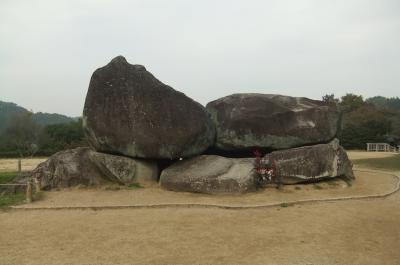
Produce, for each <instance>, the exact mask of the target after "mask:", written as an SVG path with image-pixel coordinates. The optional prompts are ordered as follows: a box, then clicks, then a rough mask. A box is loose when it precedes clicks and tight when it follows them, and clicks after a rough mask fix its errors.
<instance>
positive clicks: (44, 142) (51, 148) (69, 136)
mask: <svg viewBox="0 0 400 265" xmlns="http://www.w3.org/2000/svg"><path fill="white" fill-rule="evenodd" d="M79 146H86V142H85V140H84V135H83V130H82V122H81V120H80V119H79V120H78V121H74V122H69V123H64V124H53V125H48V126H46V127H45V128H44V130H43V131H42V134H41V135H40V150H41V151H42V152H43V153H55V152H58V151H61V150H65V149H70V148H76V147H79Z"/></svg>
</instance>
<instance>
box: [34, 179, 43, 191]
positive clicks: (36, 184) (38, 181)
mask: <svg viewBox="0 0 400 265" xmlns="http://www.w3.org/2000/svg"><path fill="white" fill-rule="evenodd" d="M41 190H42V187H41V186H40V180H39V179H37V178H35V191H36V192H39V191H41Z"/></svg>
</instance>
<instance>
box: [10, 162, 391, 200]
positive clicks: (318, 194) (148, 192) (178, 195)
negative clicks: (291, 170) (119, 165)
mask: <svg viewBox="0 0 400 265" xmlns="http://www.w3.org/2000/svg"><path fill="white" fill-rule="evenodd" d="M354 172H355V174H356V181H354V182H353V183H352V184H351V186H349V185H348V184H347V183H346V182H345V181H343V180H336V181H330V182H321V183H318V184H315V185H312V184H303V185H288V186H284V187H283V188H282V189H281V190H278V189H276V188H275V186H272V187H269V188H267V189H265V190H260V191H259V192H252V193H247V194H238V195H219V196H215V195H207V194H199V193H189V192H173V191H167V190H164V189H162V188H160V187H159V186H158V185H155V186H150V187H146V188H139V189H138V188H135V189H129V188H126V189H121V190H104V189H86V188H85V189H66V190H62V191H52V192H45V193H44V194H42V196H41V198H40V200H38V201H35V202H34V203H32V204H23V205H20V206H17V207H22V208H47V207H100V206H132V205H149V204H150V205H160V204H188V203H190V204H210V205H221V206H225V205H228V206H259V205H267V204H280V203H290V202H292V201H298V200H311V199H326V198H339V197H350V196H366V195H380V194H383V193H385V192H390V191H392V190H393V189H394V187H395V186H396V184H397V182H398V179H397V178H396V177H394V176H392V175H390V174H381V173H371V172H364V171H358V170H356V171H354Z"/></svg>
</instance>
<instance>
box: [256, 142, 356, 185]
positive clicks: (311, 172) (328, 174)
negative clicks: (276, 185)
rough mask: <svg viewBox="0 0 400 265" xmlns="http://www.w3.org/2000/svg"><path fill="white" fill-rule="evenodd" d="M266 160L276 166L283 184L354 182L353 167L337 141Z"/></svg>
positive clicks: (276, 152)
mask: <svg viewBox="0 0 400 265" xmlns="http://www.w3.org/2000/svg"><path fill="white" fill-rule="evenodd" d="M264 159H265V160H268V161H270V164H273V165H275V166H276V174H277V175H278V176H279V177H280V178H281V181H282V183H283V184H294V183H301V182H313V181H318V180H321V179H326V178H334V177H345V178H347V179H354V174H353V170H352V167H353V165H352V163H351V161H350V160H349V158H348V157H347V154H346V151H345V150H344V149H343V147H341V146H340V145H339V140H337V139H334V140H333V141H331V142H330V143H328V144H318V145H313V146H305V147H298V148H292V149H288V150H281V151H275V152H272V153H270V154H267V155H266V156H265V157H264Z"/></svg>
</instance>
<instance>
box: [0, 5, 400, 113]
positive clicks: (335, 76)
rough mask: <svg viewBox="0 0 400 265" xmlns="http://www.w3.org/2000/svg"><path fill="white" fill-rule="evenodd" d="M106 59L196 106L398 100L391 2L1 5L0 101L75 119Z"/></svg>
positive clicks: (398, 51) (396, 29) (397, 15)
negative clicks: (271, 97) (255, 100)
mask: <svg viewBox="0 0 400 265" xmlns="http://www.w3.org/2000/svg"><path fill="white" fill-rule="evenodd" d="M117 55H123V56H125V57H126V58H127V60H128V61H129V62H130V63H136V64H143V65H145V67H146V68H147V70H149V71H150V72H152V73H153V74H154V75H155V76H156V77H157V78H158V79H160V80H161V81H163V82H164V83H166V84H169V85H171V86H172V87H174V88H175V89H177V90H180V91H182V92H184V93H185V94H186V95H188V96H190V97H192V98H193V99H195V100H197V101H199V102H200V103H202V104H206V103H207V102H208V101H211V100H214V99H217V98H219V97H222V96H225V95H229V94H232V93H238V92H259V93H279V94H284V95H292V96H306V97H310V98H316V99H320V98H321V96H322V95H324V94H326V93H335V94H336V95H338V96H341V95H343V94H345V93H346V92H353V93H356V94H362V95H364V96H365V97H370V96H374V95H378V94H379V95H383V96H400V95H399V92H398V91H399V89H400V1H398V0H375V1H369V0H331V1H328V0H326V1H323V0H292V1H289V0H275V1H274V0H272V1H266V0H264V1H261V0H260V1H256V0H254V1H249V0H246V1H245V0H242V1H234V0H226V1H225V0H220V1H217V0H201V1H200V0H199V1H188V0H179V1H178V0H163V1H162V0H159V1H156V0H142V1H128V0H127V1H119V0H113V1H111V0H109V1H101V0H93V1H89V0H87V1H83V0H81V1H77V0H61V1H60V0H59V1H55V0H43V1H35V0H26V1H19V0H1V1H0V100H3V101H12V102H15V103H18V104H19V105H22V106H24V107H27V108H29V109H32V110H34V111H44V112H58V113H62V114H67V115H72V116H79V115H81V113H82V109H83V103H84V100H85V95H86V91H87V87H88V84H89V79H90V76H91V74H92V73H93V71H94V70H95V69H96V68H98V67H101V66H103V65H105V64H106V63H108V62H109V61H110V60H111V59H112V58H113V57H115V56H117Z"/></svg>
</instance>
